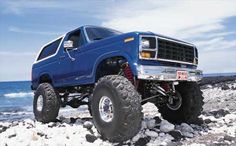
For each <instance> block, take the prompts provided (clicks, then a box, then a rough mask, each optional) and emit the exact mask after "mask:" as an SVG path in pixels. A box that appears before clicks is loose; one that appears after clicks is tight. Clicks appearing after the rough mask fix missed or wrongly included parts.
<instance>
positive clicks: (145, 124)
mask: <svg viewBox="0 0 236 146" xmlns="http://www.w3.org/2000/svg"><path fill="white" fill-rule="evenodd" d="M146 128H147V123H146V122H145V121H142V129H146Z"/></svg>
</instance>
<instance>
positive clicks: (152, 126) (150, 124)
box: [146, 119, 156, 129]
mask: <svg viewBox="0 0 236 146" xmlns="http://www.w3.org/2000/svg"><path fill="white" fill-rule="evenodd" d="M155 123H156V121H155V120H154V119H151V120H148V121H147V122H146V124H147V128H148V129H153V128H154V127H155V126H156V124H155Z"/></svg>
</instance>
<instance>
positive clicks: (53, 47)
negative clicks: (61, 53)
mask: <svg viewBox="0 0 236 146" xmlns="http://www.w3.org/2000/svg"><path fill="white" fill-rule="evenodd" d="M60 42H61V38H60V39H58V40H56V41H55V42H53V43H51V44H49V45H47V46H45V47H44V48H43V50H42V51H41V53H40V55H39V57H38V59H37V60H41V59H43V58H46V57H48V56H50V55H53V54H55V53H56V51H57V48H58V46H59V44H60Z"/></svg>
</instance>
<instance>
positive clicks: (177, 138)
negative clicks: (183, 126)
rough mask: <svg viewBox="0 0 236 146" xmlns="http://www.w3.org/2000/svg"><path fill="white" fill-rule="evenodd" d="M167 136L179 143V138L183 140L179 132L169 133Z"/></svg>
mask: <svg viewBox="0 0 236 146" xmlns="http://www.w3.org/2000/svg"><path fill="white" fill-rule="evenodd" d="M169 134H170V135H171V136H172V137H174V138H175V139H174V140H175V141H179V140H180V139H181V138H183V136H182V133H181V131H179V130H174V131H170V132H169Z"/></svg>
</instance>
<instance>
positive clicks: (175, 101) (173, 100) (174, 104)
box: [167, 91, 182, 110]
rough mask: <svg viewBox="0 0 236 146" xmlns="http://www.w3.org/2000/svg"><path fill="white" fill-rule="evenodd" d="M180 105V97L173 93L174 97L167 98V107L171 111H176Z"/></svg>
mask: <svg viewBox="0 0 236 146" xmlns="http://www.w3.org/2000/svg"><path fill="white" fill-rule="evenodd" d="M181 105H182V97H181V95H180V94H179V93H178V92H177V91H175V93H174V95H172V96H169V99H168V103H167V107H168V108H169V109H171V110H178V109H179V108H180V107H181Z"/></svg>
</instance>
